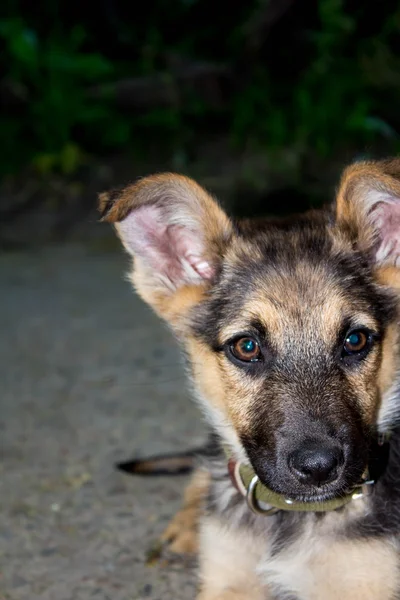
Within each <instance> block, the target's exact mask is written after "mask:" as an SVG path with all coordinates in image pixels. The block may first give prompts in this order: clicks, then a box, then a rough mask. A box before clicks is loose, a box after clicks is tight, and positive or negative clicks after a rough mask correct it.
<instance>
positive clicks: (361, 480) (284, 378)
mask: <svg viewBox="0 0 400 600" xmlns="http://www.w3.org/2000/svg"><path fill="white" fill-rule="evenodd" d="M100 209H101V213H102V219H103V220H104V221H107V222H109V223H113V224H115V228H116V230H117V233H118V235H119V237H120V238H121V241H122V243H123V245H124V246H125V248H126V250H127V251H128V253H129V254H131V255H132V257H134V260H133V267H132V272H131V280H132V283H133V285H134V287H135V288H136V290H137V292H138V293H139V294H140V296H141V297H142V298H143V299H144V300H145V301H146V302H147V303H148V304H149V305H150V306H152V307H153V309H154V310H155V311H156V312H157V314H158V315H160V317H161V318H163V319H165V320H166V322H167V323H168V324H169V325H170V327H171V329H172V330H173V332H174V333H175V335H176V336H177V337H178V339H179V340H180V342H181V344H182V348H183V351H184V355H185V357H186V359H187V365H188V371H189V374H190V377H191V380H192V383H193V390H194V395H195V397H196V398H197V400H198V402H199V404H200V406H201V407H202V409H203V411H204V413H205V415H206V417H207V419H208V421H209V423H210V424H211V426H212V428H213V429H214V431H215V432H216V433H217V435H218V436H219V440H220V449H219V451H218V452H217V453H216V454H215V456H214V458H212V459H209V466H208V470H207V472H206V473H205V472H199V473H197V474H196V477H195V480H194V483H193V484H192V487H191V488H190V489H189V492H188V498H189V505H190V504H191V506H192V508H193V509H194V510H192V513H191V517H190V519H191V520H192V521H193V519H194V518H195V516H196V515H197V510H196V507H197V506H198V505H199V503H200V502H201V501H202V499H203V497H204V508H203V510H202V517H201V524H200V532H199V551H200V594H199V597H198V598H199V600H245V599H246V600H249V599H251V600H270V599H275V600H288V599H290V600H295V599H296V600H334V599H335V600H336V599H340V600H394V599H396V598H397V599H398V598H400V569H399V567H400V561H399V557H400V554H399V549H400V548H399V545H400V544H399V541H400V540H399V531H400V429H398V428H397V423H398V422H399V416H400V373H399V366H400V356H399V355H400V350H399V310H400V307H399V296H400V159H392V160H385V161H380V162H361V163H357V164H354V165H351V166H350V167H348V168H347V169H346V170H345V171H344V174H343V176H342V179H341V182H340V185H339V188H338V193H337V197H336V201H335V203H334V204H333V206H332V207H331V208H330V209H326V210H322V211H316V212H310V213H308V214H304V215H301V216H299V217H297V218H295V219H286V220H282V221H281V222H278V221H276V220H270V221H268V220H265V221H263V220H257V221H251V220H246V221H240V222H238V221H235V220H233V219H231V218H229V217H228V216H227V215H226V214H225V212H224V211H223V210H222V209H221V207H220V206H219V205H218V203H217V202H216V201H215V200H214V199H213V198H212V197H211V196H210V195H209V194H208V193H207V192H206V191H205V190H204V189H203V188H202V187H200V186H199V185H198V184H196V183H195V182H194V181H192V180H191V179H189V178H187V177H184V176H182V175H174V174H169V173H166V174H158V175H154V176H151V177H147V178H144V179H141V180H139V181H138V182H137V183H134V184H132V185H130V186H128V187H126V188H125V189H122V190H120V191H113V192H110V193H104V194H102V195H101V196H100ZM190 519H189V521H190ZM179 527H183V528H185V527H187V524H183V523H181V522H180V521H179V519H178V521H176V522H175V525H174V524H173V526H172V529H173V530H174V528H175V530H176V529H178V530H179ZM170 534H171V537H173V535H174V533H173V531H172V532H170Z"/></svg>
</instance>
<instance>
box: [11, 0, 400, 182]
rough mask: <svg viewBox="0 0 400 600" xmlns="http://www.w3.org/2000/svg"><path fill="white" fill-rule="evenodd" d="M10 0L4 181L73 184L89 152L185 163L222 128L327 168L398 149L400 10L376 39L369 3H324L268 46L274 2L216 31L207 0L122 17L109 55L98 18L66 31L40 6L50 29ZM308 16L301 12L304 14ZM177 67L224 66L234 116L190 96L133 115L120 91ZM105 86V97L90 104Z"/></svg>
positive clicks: (259, 0) (235, 137)
mask: <svg viewBox="0 0 400 600" xmlns="http://www.w3.org/2000/svg"><path fill="white" fill-rule="evenodd" d="M9 1H10V2H11V4H12V7H11V10H10V11H9V14H12V16H9V17H8V18H6V19H0V42H2V46H3V52H2V53H1V58H0V66H1V67H2V72H3V73H4V76H3V77H2V78H1V80H0V91H3V95H4V92H5V93H6V94H5V95H6V96H7V95H8V96H9V97H10V98H11V99H12V102H11V103H10V106H7V107H6V110H5V111H2V114H1V116H0V127H1V132H2V139H3V143H2V148H1V151H2V157H1V160H0V170H1V171H3V172H12V171H17V170H18V169H19V168H21V167H22V166H24V165H26V164H31V165H33V166H34V167H35V168H36V169H37V170H38V171H39V172H40V173H41V174H44V175H46V174H48V173H52V172H60V173H62V174H67V175H68V174H71V173H73V172H74V171H76V169H77V168H78V167H79V165H80V164H82V162H84V161H85V160H86V157H87V156H88V154H93V153H103V152H109V151H126V150H128V151H131V150H133V151H136V152H138V151H139V152H141V153H143V152H146V151H147V148H148V147H153V146H154V144H153V146H152V145H151V143H150V142H152V141H155V143H156V144H158V145H162V144H164V145H165V146H166V147H168V149H173V151H174V152H175V153H176V155H177V157H178V158H179V157H182V156H185V153H186V152H187V151H188V150H190V149H191V148H192V147H193V139H195V137H196V136H203V135H207V133H214V132H215V131H214V129H215V124H216V123H218V125H217V129H218V128H219V131H220V133H221V134H222V135H228V136H230V139H231V140H232V141H233V143H234V144H235V146H236V147H238V148H239V149H246V150H248V149H249V148H250V149H251V148H256V149H257V151H259V150H261V151H262V152H265V153H266V154H267V153H269V154H270V155H274V154H275V155H280V154H281V153H282V151H283V150H285V149H287V151H288V152H289V153H291V155H293V153H294V154H296V156H298V157H299V160H301V159H302V158H304V157H307V156H309V155H313V156H314V155H315V156H317V157H322V158H325V159H329V158H330V157H332V156H333V155H334V154H335V152H337V151H338V150H340V149H342V148H343V147H348V148H351V150H352V151H353V149H355V150H356V151H360V152H364V151H368V150H369V149H370V148H371V147H372V146H374V145H376V144H377V145H378V146H379V147H383V148H384V149H385V150H386V149H387V151H396V150H397V149H398V146H399V142H398V135H397V130H398V129H399V128H400V119H399V117H398V115H397V110H396V109H397V105H398V102H399V100H400V80H399V75H398V73H400V60H399V59H398V58H397V56H398V53H397V52H396V51H395V48H396V44H398V38H399V32H400V2H397V3H396V2H395V0H390V5H391V8H390V10H389V9H388V10H387V14H386V15H385V14H383V16H382V15H380V13H379V11H378V10H377V11H375V12H374V15H375V14H376V15H378V16H379V15H380V16H379V19H377V21H379V23H377V24H376V27H375V29H374V32H373V35H370V34H369V32H368V27H367V28H365V27H364V29H365V31H366V33H365V31H364V30H363V28H362V25H360V23H362V22H364V21H365V19H364V21H363V18H364V17H365V15H367V12H368V10H369V9H368V6H367V5H365V3H364V4H363V3H362V2H360V3H359V4H358V5H357V2H356V3H349V2H346V1H345V0H316V3H315V4H313V3H310V5H308V7H309V8H308V10H309V14H308V13H307V14H308V16H304V18H303V13H305V12H306V11H305V10H302V11H300V9H299V11H300V12H299V11H298V13H297V15H298V16H299V15H300V16H301V17H302V18H303V21H302V22H301V23H299V24H297V22H296V24H295V25H293V22H294V21H295V19H292V20H288V21H287V22H286V21H285V17H282V18H281V22H280V23H278V25H276V26H274V27H273V28H272V31H271V32H270V31H269V30H268V31H267V32H266V33H263V32H262V31H261V34H260V31H259V28H260V23H262V22H263V21H262V20H263V14H264V13H265V11H266V10H267V9H268V5H269V2H267V1H265V0H264V1H263V0H252V1H251V2H249V3H247V4H246V5H243V6H241V7H238V8H235V7H233V6H232V8H231V9H229V10H226V11H225V12H224V13H223V16H221V18H219V17H218V15H214V18H213V19H212V21H210V19H209V14H210V13H209V11H210V10H212V7H213V5H212V4H211V1H210V0H175V1H174V2H172V3H171V2H169V1H168V0H155V2H154V3H153V6H150V5H149V7H147V6H143V7H142V8H143V11H144V14H145V16H144V17H143V18H144V21H143V22H142V21H140V22H138V24H136V23H131V22H129V23H128V22H126V20H125V19H124V18H123V16H118V14H117V16H115V15H114V13H111V17H110V19H111V21H112V19H114V20H115V22H114V24H113V25H110V27H114V29H113V31H114V32H115V36H114V37H113V36H112V35H111V34H110V39H111V41H112V46H113V50H112V51H111V50H109V49H108V45H109V44H108V41H109V40H108V39H107V36H106V35H103V34H102V33H99V32H97V31H96V30H95V28H94V26H92V21H93V19H92V18H91V14H90V18H86V21H85V19H84V18H83V17H82V22H80V23H76V22H75V21H76V19H75V21H74V22H73V24H72V25H71V26H70V27H69V26H68V27H66V26H61V23H62V22H63V19H62V18H60V17H59V15H55V13H54V11H56V10H58V9H55V8H54V6H55V5H54V4H53V3H51V2H46V1H45V0H42V4H41V5H40V8H41V11H42V13H43V16H44V17H46V16H47V21H48V22H49V23H50V25H47V26H46V27H45V26H44V25H42V19H39V16H38V15H39V13H40V11H37V12H36V13H35V12H34V11H32V12H31V14H30V15H25V16H24V18H23V17H22V16H21V14H22V10H21V9H20V5H19V2H18V0H9ZM271 1H272V0H270V2H271ZM61 5H63V3H62V2H61V3H60V6H61ZM311 5H313V6H314V8H310V6H311ZM107 6H110V7H111V8H113V7H114V4H113V3H112V2H110V4H107ZM115 6H116V7H117V9H120V7H119V6H118V5H117V4H116V5H115ZM298 6H299V5H298V3H293V7H292V8H293V10H294V9H296V7H298ZM348 6H350V8H349V7H348ZM291 10H292V9H291ZM374 10H375V9H374ZM222 12H223V11H222ZM117 13H118V10H117ZM24 14H25V13H24ZM113 15H114V16H113ZM367 17H368V15H367ZM78 19H80V17H78ZM218 19H219V20H218ZM44 21H46V19H44ZM279 28H280V29H279ZM285 28H289V29H288V30H286V29H285ZM275 30H276V31H277V33H275V37H274V31H275ZM110 31H111V30H110ZM263 35H264V38H263ZM253 38H254V40H257V39H259V38H260V39H261V40H262V41H261V43H258V44H257V43H255V42H254V40H253ZM271 39H272V41H271ZM125 54H126V55H127V57H126V58H125ZM171 56H178V58H179V60H182V59H183V62H184V61H185V60H186V61H200V62H201V61H207V60H209V61H210V60H211V61H213V60H215V62H220V63H224V64H225V65H227V67H228V70H229V71H230V72H231V77H232V79H233V81H231V84H230V85H231V89H230V91H228V92H225V97H224V102H225V104H223V105H222V106H219V107H217V108H216V107H215V106H214V105H213V104H212V102H209V101H208V100H207V97H206V96H205V97H204V98H203V97H200V96H199V95H198V94H197V93H196V91H195V90H192V91H190V89H189V90H188V89H186V90H185V92H184V93H183V95H181V96H180V97H179V98H178V99H177V100H176V101H173V102H171V103H170V104H169V105H168V106H167V105H165V104H162V103H160V104H159V105H158V106H156V105H154V104H153V105H152V104H151V103H149V106H148V107H142V108H141V109H140V110H137V108H135V109H132V110H131V111H125V113H122V112H121V110H120V109H119V108H118V107H117V104H116V102H115V82H116V81H118V80H119V79H121V78H122V79H124V78H132V77H149V76H152V75H154V74H156V73H160V72H163V73H165V74H166V77H167V78H168V76H169V75H168V73H169V72H170V66H171V60H170V57H171ZM292 62H293V63H294V64H295V67H293V68H292V67H291V63H292ZM243 65H245V68H244V69H243ZM171 84H172V86H173V85H174V82H173V81H171ZM94 87H96V88H97V89H98V90H101V92H99V93H97V94H93V93H90V90H91V89H92V88H94ZM178 96H179V94H178ZM179 160H180V159H179Z"/></svg>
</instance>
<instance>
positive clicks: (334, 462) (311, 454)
mask: <svg viewBox="0 0 400 600" xmlns="http://www.w3.org/2000/svg"><path fill="white" fill-rule="evenodd" d="M342 463H343V454H342V452H341V450H340V449H339V448H336V447H323V446H321V445H319V444H316V443H309V444H307V445H303V446H302V447H301V448H299V449H297V450H295V451H294V452H292V453H291V454H290V455H289V467H290V469H291V471H292V473H293V474H294V475H295V476H296V478H297V479H298V480H299V481H300V482H301V483H305V484H311V485H318V486H319V485H322V484H324V483H329V482H330V481H333V480H334V479H336V478H337V476H338V467H339V465H340V464H342Z"/></svg>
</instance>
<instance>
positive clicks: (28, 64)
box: [0, 18, 121, 174]
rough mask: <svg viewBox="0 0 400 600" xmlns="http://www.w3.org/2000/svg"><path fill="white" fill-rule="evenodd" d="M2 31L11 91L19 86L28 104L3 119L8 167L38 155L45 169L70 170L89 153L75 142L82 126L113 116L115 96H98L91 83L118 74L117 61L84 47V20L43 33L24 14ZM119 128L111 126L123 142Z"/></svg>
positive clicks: (111, 139)
mask: <svg viewBox="0 0 400 600" xmlns="http://www.w3.org/2000/svg"><path fill="white" fill-rule="evenodd" d="M0 36H1V37H2V38H3V41H4V43H5V53H6V57H7V60H6V61H5V63H6V65H7V72H6V76H5V81H6V82H9V85H10V87H11V91H14V90H15V88H17V90H19V96H20V100H21V103H22V104H23V109H24V110H23V114H22V116H20V115H19V114H18V115H17V116H16V117H14V118H11V119H10V118H9V117H8V116H2V117H1V119H0V127H1V131H2V133H3V139H5V140H7V141H8V143H7V146H6V148H5V147H3V150H5V149H6V151H7V152H6V153H5V155H4V157H2V167H3V168H6V169H7V168H8V169H9V168H12V167H15V166H16V165H18V163H20V164H21V163H23V161H28V162H29V161H30V160H32V161H33V163H34V164H35V165H36V166H37V167H38V169H39V171H40V172H42V173H46V172H50V171H54V170H56V171H57V170H60V171H61V172H63V173H65V174H67V173H70V172H71V171H73V170H75V169H76V167H77V166H78V164H79V163H80V162H81V160H82V158H83V153H82V151H81V150H80V149H79V147H78V146H77V145H76V143H74V136H75V133H76V131H77V130H79V129H80V128H81V129H83V130H84V131H85V130H86V131H87V132H89V131H90V130H91V128H93V126H95V127H97V126H98V125H99V123H101V122H103V121H105V120H107V119H109V118H110V116H111V110H112V109H111V102H110V101H105V100H102V101H97V102H93V100H92V99H90V97H89V96H88V94H87V89H86V86H87V85H88V84H94V83H96V82H97V81H104V80H107V79H108V78H109V77H110V76H112V74H113V65H112V63H111V62H110V61H109V60H107V59H106V58H104V57H103V56H101V55H100V54H96V53H83V52H81V46H82V44H83V43H84V41H85V37H86V35H85V32H84V30H83V28H82V27H80V26H79V25H77V26H75V27H74V28H73V29H72V30H71V31H70V32H69V33H68V34H67V35H65V34H62V33H60V32H59V31H57V30H55V31H53V32H51V35H49V36H48V37H47V38H45V39H41V38H39V37H38V35H37V33H36V31H34V30H32V29H29V28H28V26H27V24H26V23H25V22H24V21H23V20H22V19H21V18H10V19H5V20H2V21H1V22H0ZM81 133H82V131H81ZM114 133H116V134H117V135H114ZM118 134H119V130H118V129H117V130H115V129H113V128H109V129H108V131H107V136H108V141H109V142H110V143H119V142H120V141H121V140H120V137H118ZM21 159H22V160H21Z"/></svg>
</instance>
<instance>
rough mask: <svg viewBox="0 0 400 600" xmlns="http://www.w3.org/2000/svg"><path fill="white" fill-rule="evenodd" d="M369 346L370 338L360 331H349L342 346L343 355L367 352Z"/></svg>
mask: <svg viewBox="0 0 400 600" xmlns="http://www.w3.org/2000/svg"><path fill="white" fill-rule="evenodd" d="M370 344H371V336H370V335H369V334H368V333H367V332H366V331H363V330H361V329H355V330H354V331H350V332H349V333H348V334H347V336H346V339H345V341H344V345H343V351H344V354H345V355H347V356H348V355H354V354H362V353H365V351H366V350H368V348H369V346H370Z"/></svg>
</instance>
